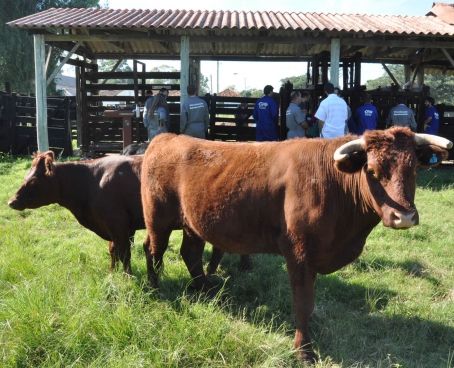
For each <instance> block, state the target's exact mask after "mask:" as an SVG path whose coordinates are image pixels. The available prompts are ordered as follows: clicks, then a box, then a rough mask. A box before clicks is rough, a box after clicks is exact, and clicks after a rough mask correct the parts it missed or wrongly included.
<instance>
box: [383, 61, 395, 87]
mask: <svg viewBox="0 0 454 368" xmlns="http://www.w3.org/2000/svg"><path fill="white" fill-rule="evenodd" d="M381 65H382V66H383V69H385V71H386V73H388V75H389V77H390V78H391V79H392V80H393V82H394V84H395V85H396V86H397V88H399V89H400V84H399V82H398V81H397V79H396V78H395V77H394V75H393V73H391V70H389V69H388V67H387V66H386V64H385V63H381Z"/></svg>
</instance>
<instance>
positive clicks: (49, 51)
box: [46, 46, 53, 75]
mask: <svg viewBox="0 0 454 368" xmlns="http://www.w3.org/2000/svg"><path fill="white" fill-rule="evenodd" d="M52 48H53V47H52V46H49V50H48V51H47V58H46V75H47V69H49V61H50V56H51V55H52Z"/></svg>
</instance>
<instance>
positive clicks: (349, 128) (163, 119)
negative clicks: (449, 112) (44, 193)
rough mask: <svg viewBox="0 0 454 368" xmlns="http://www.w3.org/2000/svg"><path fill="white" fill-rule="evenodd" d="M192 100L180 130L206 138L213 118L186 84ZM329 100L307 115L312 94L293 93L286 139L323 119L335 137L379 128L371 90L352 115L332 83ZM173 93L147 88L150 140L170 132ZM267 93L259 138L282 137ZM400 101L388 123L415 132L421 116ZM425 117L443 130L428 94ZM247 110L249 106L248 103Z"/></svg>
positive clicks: (432, 128)
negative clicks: (310, 117)
mask: <svg viewBox="0 0 454 368" xmlns="http://www.w3.org/2000/svg"><path fill="white" fill-rule="evenodd" d="M187 92H188V99H187V100H186V101H185V102H184V104H183V106H182V109H181V119H180V133H181V134H187V135H190V136H193V137H197V138H203V139H204V138H205V134H206V132H207V130H208V126H209V122H210V118H209V113H208V106H207V103H206V102H205V101H204V100H203V99H201V98H200V97H198V96H197V95H196V92H197V91H196V87H195V86H194V85H189V86H188V87H187ZM324 92H325V94H326V98H324V99H323V100H322V101H321V103H320V105H319V107H318V109H317V111H316V112H315V114H314V117H313V118H312V119H309V118H308V116H307V106H306V104H307V103H308V101H309V99H310V95H309V93H308V92H302V93H301V92H299V91H293V92H292V93H291V94H290V101H291V102H290V105H289V107H288V109H287V111H286V114H285V115H286V124H287V128H288V133H287V139H293V138H298V137H299V138H304V137H305V136H306V132H307V130H308V129H309V128H310V126H311V125H312V124H313V123H314V121H315V119H317V121H318V130H319V132H320V133H319V134H320V137H322V138H328V139H331V138H336V137H340V136H344V135H346V134H348V133H349V132H350V133H355V134H358V135H362V134H364V132H365V131H366V130H375V129H376V128H377V120H378V113H377V109H376V107H375V106H374V105H373V104H372V98H371V96H370V95H369V94H365V95H364V97H363V105H362V106H360V107H358V108H357V109H356V111H355V113H354V114H352V112H351V110H350V107H349V106H348V105H347V103H346V102H345V100H344V99H343V98H341V97H340V91H339V88H337V87H334V85H333V84H332V83H327V84H326V85H325V87H324ZM168 94H169V91H168V90H167V89H166V88H161V89H160V91H159V93H158V94H157V95H156V96H153V93H152V92H151V91H147V96H150V97H149V98H148V99H147V101H146V103H145V107H144V112H143V123H144V125H145V127H146V128H147V129H148V140H149V141H151V140H152V139H153V138H154V137H155V136H156V135H158V134H160V133H165V132H168V131H169V127H170V114H169V106H168V104H167V96H168ZM263 94H264V96H263V97H262V98H260V99H258V100H257V102H256V103H255V106H254V111H253V113H252V116H253V118H254V120H255V122H256V140H257V142H264V141H277V140H278V135H277V126H278V118H279V107H278V104H277V102H276V99H275V98H273V97H274V92H273V86H270V85H266V86H265V88H264V89H263ZM396 103H397V105H396V106H395V107H393V108H392V109H391V110H390V112H389V115H388V118H387V119H386V125H387V127H390V126H393V125H394V126H403V127H409V128H410V129H411V130H412V131H414V132H416V120H415V116H414V113H413V110H412V109H410V108H409V107H407V106H406V105H405V99H404V97H403V96H401V95H399V96H397V97H396ZM424 104H425V106H426V116H425V120H424V130H425V132H426V133H427V134H434V135H436V134H438V129H439V123H440V118H439V114H438V112H437V110H436V109H435V107H434V104H435V101H434V99H433V98H432V97H426V99H425V103H424ZM246 108H247V107H246Z"/></svg>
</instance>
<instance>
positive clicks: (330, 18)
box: [7, 8, 454, 36]
mask: <svg viewBox="0 0 454 368" xmlns="http://www.w3.org/2000/svg"><path fill="white" fill-rule="evenodd" d="M7 24H8V25H9V26H11V27H19V28H97V29H100V28H101V29H102V28H110V29H111V28H122V29H140V28H142V29H143V28H146V29H150V28H154V29H162V28H165V29H221V30H222V29H224V30H228V29H239V30H242V29H243V30H254V29H255V30H284V31H286V30H288V31H295V30H301V31H337V32H363V33H369V32H372V33H382V34H396V35H445V36H452V35H454V26H452V25H450V24H448V23H446V22H444V21H443V20H442V19H440V18H438V17H434V16H401V15H365V14H330V13H294V12H292V13H289V12H273V11H254V12H252V11H239V12H238V11H207V10H205V11H202V10H157V9H145V10H141V9H138V10H136V9H132V10H118V9H63V8H51V9H48V10H45V11H43V12H40V13H37V14H32V15H29V16H27V17H24V18H21V19H17V20H13V21H11V22H8V23H7Z"/></svg>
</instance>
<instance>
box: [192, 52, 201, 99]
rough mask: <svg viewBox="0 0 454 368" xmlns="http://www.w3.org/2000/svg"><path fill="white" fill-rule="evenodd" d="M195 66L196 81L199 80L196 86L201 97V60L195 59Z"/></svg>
mask: <svg viewBox="0 0 454 368" xmlns="http://www.w3.org/2000/svg"><path fill="white" fill-rule="evenodd" d="M193 65H194V68H195V72H196V79H197V82H196V85H195V86H196V88H197V91H199V96H200V88H201V87H202V86H201V82H202V75H201V73H200V59H199V58H197V59H194V62H193Z"/></svg>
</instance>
